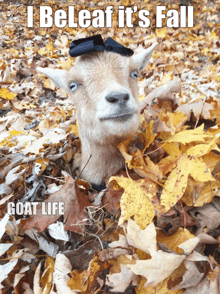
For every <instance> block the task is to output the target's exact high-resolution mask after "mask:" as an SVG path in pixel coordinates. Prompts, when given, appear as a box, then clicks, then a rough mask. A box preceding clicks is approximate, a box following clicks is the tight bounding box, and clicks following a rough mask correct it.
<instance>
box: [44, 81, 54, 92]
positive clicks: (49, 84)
mask: <svg viewBox="0 0 220 294" xmlns="http://www.w3.org/2000/svg"><path fill="white" fill-rule="evenodd" d="M44 88H47V89H51V90H55V86H54V83H53V82H52V81H51V79H45V80H44Z"/></svg>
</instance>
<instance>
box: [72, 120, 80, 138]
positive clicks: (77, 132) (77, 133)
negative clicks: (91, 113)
mask: <svg viewBox="0 0 220 294" xmlns="http://www.w3.org/2000/svg"><path fill="white" fill-rule="evenodd" d="M70 127H71V130H70V132H72V133H73V134H75V135H76V136H78V135H79V129H78V121H77V122H76V124H75V125H73V124H71V125H70Z"/></svg>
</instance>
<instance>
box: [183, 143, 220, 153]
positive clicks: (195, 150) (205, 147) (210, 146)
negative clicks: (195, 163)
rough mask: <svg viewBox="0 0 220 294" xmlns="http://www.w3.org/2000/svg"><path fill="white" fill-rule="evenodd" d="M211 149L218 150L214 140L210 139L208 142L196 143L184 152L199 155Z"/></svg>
mask: <svg viewBox="0 0 220 294" xmlns="http://www.w3.org/2000/svg"><path fill="white" fill-rule="evenodd" d="M211 150H216V151H220V149H219V148H218V146H217V145H216V143H215V142H214V140H212V141H211V142H210V143H209V144H198V145H196V146H193V147H191V148H189V149H188V150H187V151H186V154H187V155H191V156H196V157H201V156H204V155H205V154H207V153H209V152H210V151H211Z"/></svg>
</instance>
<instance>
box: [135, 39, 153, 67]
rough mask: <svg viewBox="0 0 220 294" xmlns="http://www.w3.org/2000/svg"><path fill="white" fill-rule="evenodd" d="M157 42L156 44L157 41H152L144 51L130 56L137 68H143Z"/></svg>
mask: <svg viewBox="0 0 220 294" xmlns="http://www.w3.org/2000/svg"><path fill="white" fill-rule="evenodd" d="M157 44H158V43H157V42H155V43H153V44H152V45H151V46H150V47H149V48H147V49H145V50H144V51H142V52H140V53H138V54H136V55H134V56H133V57H132V58H133V60H134V63H135V64H136V65H137V67H138V70H140V71H141V70H142V69H144V68H145V66H146V65H147V63H148V61H149V59H150V58H151V55H152V53H153V51H154V48H155V47H156V46H157Z"/></svg>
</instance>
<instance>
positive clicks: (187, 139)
mask: <svg viewBox="0 0 220 294" xmlns="http://www.w3.org/2000/svg"><path fill="white" fill-rule="evenodd" d="M203 129H204V126H203V125H201V126H199V127H198V128H196V129H193V130H185V131H182V132H179V133H177V134H175V135H174V136H172V137H171V138H169V139H168V140H167V141H166V142H167V143H168V142H178V143H182V144H186V143H191V142H204V141H205V139H207V138H211V135H209V134H207V133H205V132H204V130H203Z"/></svg>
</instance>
